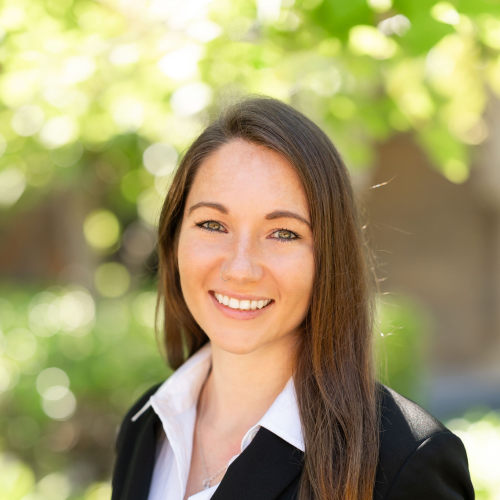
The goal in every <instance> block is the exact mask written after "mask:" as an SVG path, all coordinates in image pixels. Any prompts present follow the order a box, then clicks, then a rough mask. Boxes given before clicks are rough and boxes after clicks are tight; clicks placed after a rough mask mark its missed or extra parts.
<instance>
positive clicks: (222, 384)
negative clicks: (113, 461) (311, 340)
mask: <svg viewBox="0 0 500 500" xmlns="http://www.w3.org/2000/svg"><path fill="white" fill-rule="evenodd" d="M290 337H291V338H290V339H288V338H284V339H280V341H279V342H274V343H272V344H269V345H267V346H263V347H261V348H259V349H257V350H256V351H254V352H251V353H247V354H233V353H230V352H227V351H224V350H222V349H220V348H218V347H217V346H216V345H214V344H212V370H211V372H210V374H209V376H208V378H207V381H206V383H205V386H204V388H203V393H202V397H203V399H204V413H205V415H206V416H205V417H204V420H205V419H206V423H207V424H208V425H209V426H210V427H212V428H214V429H221V430H223V429H225V430H227V431H228V432H233V431H237V429H239V428H241V429H244V430H246V429H248V428H249V427H251V426H253V425H255V424H256V423H257V422H258V421H259V420H260V419H261V418H262V416H263V415H264V414H265V413H266V411H267V410H268V408H269V407H270V406H271V404H272V403H273V401H274V400H275V399H276V397H277V396H278V395H279V393H280V392H281V391H282V390H283V388H284V387H285V385H286V383H287V382H288V380H289V379H290V377H291V376H292V373H293V359H294V355H295V348H296V347H295V338H294V337H292V336H290Z"/></svg>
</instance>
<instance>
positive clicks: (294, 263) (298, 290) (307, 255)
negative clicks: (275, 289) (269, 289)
mask: <svg viewBox="0 0 500 500" xmlns="http://www.w3.org/2000/svg"><path fill="white" fill-rule="evenodd" d="M273 267H274V268H275V269H276V271H277V272H276V274H275V275H276V276H277V278H278V280H279V289H280V290H281V294H282V297H281V298H282V300H283V305H284V306H285V309H286V310H284V311H283V312H284V314H287V315H288V316H289V317H290V318H294V319H295V320H297V319H298V320H299V321H300V320H301V319H303V317H304V316H305V314H306V312H307V308H308V306H309V300H310V297H311V292H312V286H313V280H314V258H313V252H312V249H311V248H309V247H308V248H305V249H304V251H303V252H300V253H298V254H297V255H294V258H293V259H290V260H288V259H280V260H277V262H276V263H275V266H273Z"/></svg>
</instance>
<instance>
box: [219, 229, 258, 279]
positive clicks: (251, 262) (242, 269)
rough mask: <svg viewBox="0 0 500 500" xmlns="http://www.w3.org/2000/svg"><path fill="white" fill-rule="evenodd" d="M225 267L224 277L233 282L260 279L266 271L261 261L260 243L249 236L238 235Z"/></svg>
mask: <svg viewBox="0 0 500 500" xmlns="http://www.w3.org/2000/svg"><path fill="white" fill-rule="evenodd" d="M223 267H225V269H224V273H223V276H224V279H226V280H228V279H230V280H231V282H232V283H233V284H234V283H239V284H245V283H249V282H253V281H259V280H260V279H261V278H262V276H263V274H264V271H263V268H262V265H261V263H260V258H259V248H258V244H257V243H256V242H254V241H252V239H251V238H250V237H248V236H240V237H238V238H237V239H235V241H234V242H233V243H232V245H231V249H230V252H229V255H228V257H227V259H226V261H225V263H224V264H223Z"/></svg>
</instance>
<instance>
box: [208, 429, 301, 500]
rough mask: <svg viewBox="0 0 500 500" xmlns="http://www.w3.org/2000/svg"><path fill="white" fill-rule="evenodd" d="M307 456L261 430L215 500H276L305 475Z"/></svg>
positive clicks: (228, 475)
mask: <svg viewBox="0 0 500 500" xmlns="http://www.w3.org/2000/svg"><path fill="white" fill-rule="evenodd" d="M303 458H304V453H303V452H302V451H300V450H299V449H297V448H295V446H292V445H291V444H290V443H288V442H286V441H285V440H283V439H281V438H280V437H278V436H276V434H273V433H272V432H271V431H269V430H267V429H266V428H265V427H261V428H260V429H259V431H258V432H257V434H256V435H255V437H254V438H253V440H252V442H251V443H250V444H249V445H248V447H247V448H246V449H245V450H244V451H243V453H241V455H240V456H239V457H238V458H237V459H236V460H235V461H234V462H233V463H232V464H231V465H230V466H229V468H228V469H227V471H226V473H225V475H224V477H223V479H222V481H221V483H220V484H219V487H218V488H217V490H216V491H215V493H214V495H213V496H212V500H234V499H236V498H237V499H238V500H274V499H276V498H277V497H278V496H279V495H280V493H282V492H283V490H285V488H286V487H287V486H288V485H289V484H290V483H291V482H292V481H293V480H294V479H295V478H296V477H297V476H298V475H299V474H300V473H301V472H302V469H303Z"/></svg>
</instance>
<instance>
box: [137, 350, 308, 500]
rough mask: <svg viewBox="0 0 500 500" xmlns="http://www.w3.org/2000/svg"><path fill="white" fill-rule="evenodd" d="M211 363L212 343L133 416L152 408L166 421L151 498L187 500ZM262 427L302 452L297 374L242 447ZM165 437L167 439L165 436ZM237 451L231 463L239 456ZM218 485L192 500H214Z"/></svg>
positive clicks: (242, 445)
mask: <svg viewBox="0 0 500 500" xmlns="http://www.w3.org/2000/svg"><path fill="white" fill-rule="evenodd" d="M211 364H212V347H211V345H210V342H208V343H207V344H206V345H204V346H203V347H202V348H201V349H200V350H199V351H198V352H196V353H195V354H194V355H193V356H191V357H190V358H189V359H188V360H187V361H186V362H185V363H184V364H183V365H182V366H181V367H180V368H178V369H177V370H176V371H175V372H174V373H173V374H172V375H171V376H170V378H168V379H167V380H166V381H165V382H164V383H163V384H162V385H161V386H160V387H159V388H158V390H157V391H156V392H155V394H153V396H151V398H150V399H149V401H148V402H147V403H146V404H145V405H144V406H143V407H142V408H141V410H140V411H139V412H138V413H136V414H135V415H134V416H133V417H132V420H134V421H135V420H137V419H138V418H140V416H141V415H142V413H143V412H144V411H146V410H147V409H148V408H149V407H150V406H151V407H152V408H153V410H154V411H155V412H156V414H157V415H158V417H159V418H160V420H161V422H162V424H163V430H164V431H165V434H164V435H163V434H162V441H161V443H159V446H157V451H156V462H155V467H154V471H153V478H152V481H151V488H150V490H149V497H148V500H183V499H184V495H185V494H186V485H187V480H188V476H189V470H190V467H191V454H192V451H193V433H194V427H195V423H196V406H197V403H198V397H199V394H200V392H201V388H202V386H203V384H204V382H205V380H206V378H207V375H208V372H209V370H210V366H211ZM260 427H265V428H266V429H267V430H269V431H271V432H273V433H274V434H276V435H277V436H279V437H281V438H282V439H284V440H285V441H287V442H288V443H290V444H291V445H293V446H295V447H296V448H298V449H299V450H301V451H304V449H305V448H304V439H303V435H302V426H301V423H300V417H299V410H298V406H297V399H296V395H295V386H294V384H293V378H290V380H289V381H288V383H287V384H286V386H285V388H284V389H283V391H281V393H280V394H279V396H278V397H277V398H276V399H275V400H274V403H273V404H272V405H271V406H270V408H269V409H268V410H267V412H266V413H265V415H264V416H263V417H262V418H261V419H260V420H259V422H257V424H255V425H254V426H253V427H251V428H250V429H248V431H247V433H246V434H245V436H244V437H243V439H242V441H241V451H242V452H243V450H244V449H245V448H246V447H247V446H248V445H249V444H250V442H251V441H252V439H253V438H254V437H255V434H257V431H258V430H259V429H260ZM165 436H166V438H165ZM238 456H239V455H235V456H234V457H232V458H231V460H229V462H228V466H229V465H230V464H231V463H232V462H233V461H234V460H236V458H237V457H238ZM218 486H219V484H215V485H214V486H212V487H211V488H208V489H206V490H202V491H200V492H199V493H196V494H194V495H191V496H190V497H189V500H210V498H212V495H213V494H214V493H215V490H216V489H217V488H218Z"/></svg>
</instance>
